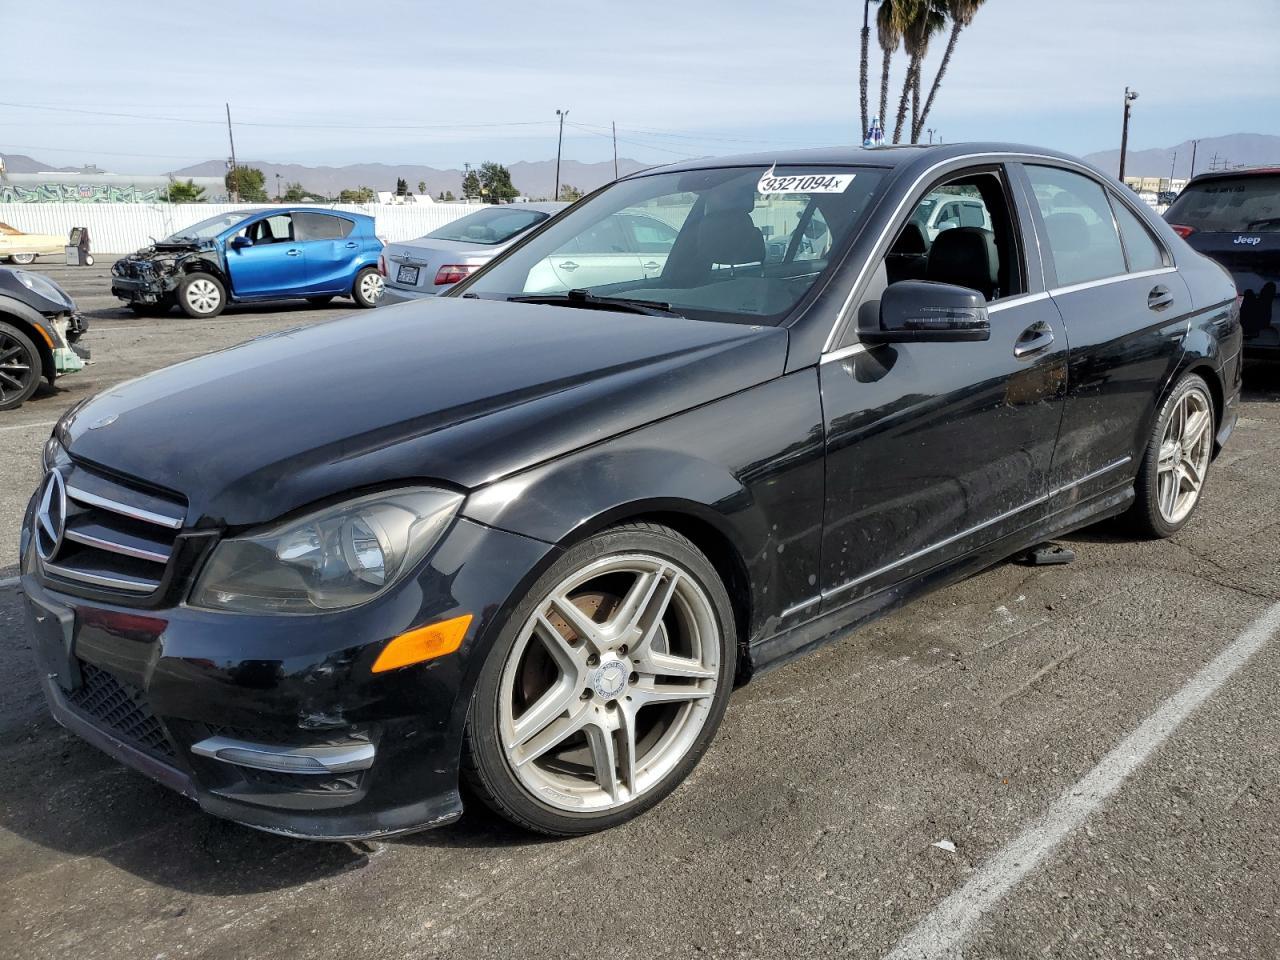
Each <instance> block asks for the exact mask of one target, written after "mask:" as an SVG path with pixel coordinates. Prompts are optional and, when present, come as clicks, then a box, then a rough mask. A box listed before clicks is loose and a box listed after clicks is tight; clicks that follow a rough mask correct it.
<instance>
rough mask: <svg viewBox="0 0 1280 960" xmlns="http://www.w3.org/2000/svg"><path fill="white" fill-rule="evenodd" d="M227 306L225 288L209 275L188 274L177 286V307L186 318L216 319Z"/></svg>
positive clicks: (219, 281) (220, 282)
mask: <svg viewBox="0 0 1280 960" xmlns="http://www.w3.org/2000/svg"><path fill="white" fill-rule="evenodd" d="M226 305H227V288H226V287H224V286H223V285H222V281H221V280H219V279H218V278H217V277H215V276H214V275H213V274H211V273H200V272H197V273H189V274H187V275H186V276H185V277H183V278H182V282H181V283H179V284H178V306H180V307H181V308H182V312H183V313H185V314H186V315H187V316H188V317H197V318H207V317H216V316H217V315H218V314H220V313H221V312H222V310H223V308H224V307H225V306H226Z"/></svg>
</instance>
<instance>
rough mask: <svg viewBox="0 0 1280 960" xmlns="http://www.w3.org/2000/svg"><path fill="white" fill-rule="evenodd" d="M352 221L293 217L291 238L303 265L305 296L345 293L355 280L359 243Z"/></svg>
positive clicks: (310, 215)
mask: <svg viewBox="0 0 1280 960" xmlns="http://www.w3.org/2000/svg"><path fill="white" fill-rule="evenodd" d="M355 226H356V224H355V221H354V220H351V219H349V218H347V217H342V216H337V215H336V214H332V213H311V212H299V213H295V214H293V232H294V237H295V239H296V240H297V241H298V243H299V245H300V246H301V247H302V253H303V259H304V260H305V261H306V286H305V292H306V293H346V292H347V291H348V290H349V289H350V288H351V283H352V280H353V279H354V277H355V271H356V263H357V262H358V261H359V259H360V254H361V243H360V241H359V239H358V238H357V237H355V236H353V235H352V231H353V230H355Z"/></svg>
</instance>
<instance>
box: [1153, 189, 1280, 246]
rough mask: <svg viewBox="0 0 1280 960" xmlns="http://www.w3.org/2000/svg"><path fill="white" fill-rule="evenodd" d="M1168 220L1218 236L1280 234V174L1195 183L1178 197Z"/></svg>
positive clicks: (1169, 210) (1170, 210) (1166, 216)
mask: <svg viewBox="0 0 1280 960" xmlns="http://www.w3.org/2000/svg"><path fill="white" fill-rule="evenodd" d="M1164 218H1165V219H1166V220H1168V221H1169V222H1170V223H1178V224H1185V225H1186V226H1188V227H1195V228H1196V229H1197V230H1205V231H1210V232H1218V233H1277V232H1280V175H1278V176H1249V177H1226V178H1224V179H1222V180H1208V181H1206V182H1204V183H1193V184H1191V185H1190V186H1188V187H1187V188H1186V189H1185V190H1183V191H1182V193H1180V194H1179V195H1178V199H1177V200H1175V201H1174V202H1173V206H1171V207H1170V208H1169V209H1168V211H1167V212H1166V213H1165V215H1164Z"/></svg>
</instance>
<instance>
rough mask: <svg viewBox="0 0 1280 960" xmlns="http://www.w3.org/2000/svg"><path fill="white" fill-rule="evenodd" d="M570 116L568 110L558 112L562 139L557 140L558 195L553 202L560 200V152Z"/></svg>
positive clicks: (553, 198)
mask: <svg viewBox="0 0 1280 960" xmlns="http://www.w3.org/2000/svg"><path fill="white" fill-rule="evenodd" d="M568 115H569V111H568V110H557V111H556V116H557V117H559V118H560V138H559V139H558V140H556V195H555V196H554V197H552V198H551V199H552V200H559V199H560V151H561V149H562V148H563V147H564V118H565V117H567V116H568Z"/></svg>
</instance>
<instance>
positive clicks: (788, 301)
mask: <svg viewBox="0 0 1280 960" xmlns="http://www.w3.org/2000/svg"><path fill="white" fill-rule="evenodd" d="M883 177H884V171H883V170H882V169H880V168H870V167H835V166H808V165H806V166H803V167H786V168H778V169H774V168H766V167H763V166H758V167H721V168H718V169H710V170H693V171H686V172H683V173H658V174H651V175H648V176H642V177H636V178H634V179H630V180H623V181H620V182H618V183H616V184H614V185H613V186H611V187H609V188H607V189H606V190H604V191H602V192H601V193H599V194H597V195H596V196H594V197H592V198H591V199H589V200H585V201H581V202H579V203H578V204H577V205H576V206H575V207H573V208H572V209H571V210H570V211H569V212H567V213H565V214H563V215H562V216H560V217H559V218H558V219H557V220H556V222H555V223H553V224H551V225H550V226H548V227H547V228H546V229H544V230H543V231H542V232H541V233H539V234H537V235H536V236H534V237H532V238H531V239H529V240H527V241H526V242H525V243H523V244H521V245H520V246H519V247H517V248H516V249H514V250H512V251H511V252H510V253H508V254H506V255H505V256H501V257H499V258H498V259H497V260H495V261H494V262H493V264H492V265H490V266H489V268H488V269H485V270H483V271H481V272H480V273H477V274H476V275H475V276H474V277H473V278H472V279H471V280H470V281H469V282H467V283H464V284H461V285H459V287H457V288H455V292H453V293H451V294H450V295H462V294H466V295H475V296H479V297H483V298H489V299H511V298H513V297H529V296H540V297H542V296H546V297H551V298H553V299H554V298H555V297H556V296H557V295H560V296H561V297H562V298H563V299H564V301H565V302H566V303H573V304H575V305H580V304H581V303H582V302H583V301H582V298H581V296H580V295H579V296H575V297H574V298H569V297H567V294H568V292H569V291H570V290H584V291H587V292H588V293H590V294H592V295H594V296H596V297H626V298H629V299H633V300H642V301H647V302H651V303H655V304H663V305H669V306H670V308H671V309H672V310H674V311H676V312H677V313H680V314H683V315H685V316H690V317H695V318H697V319H708V320H738V321H743V322H749V323H767V322H773V323H777V322H779V321H780V320H781V319H782V318H783V317H784V316H786V314H787V313H789V312H790V310H791V308H792V307H793V306H795V304H796V303H797V302H799V300H800V298H801V297H803V296H804V295H805V293H806V292H807V291H808V290H809V289H810V288H811V287H812V286H813V285H814V284H815V283H816V282H817V280H818V279H819V278H820V277H822V276H823V275H824V273H825V272H826V271H827V270H828V269H829V267H830V266H831V265H833V264H834V263H835V262H836V260H837V259H838V255H839V254H840V252H841V251H842V250H843V248H844V244H845V241H846V240H847V239H849V238H850V237H851V236H852V234H853V232H854V228H855V227H856V226H857V225H858V224H859V223H860V222H861V221H862V219H863V217H864V216H865V215H866V212H867V210H868V209H869V207H870V204H871V201H872V199H873V198H874V196H875V192H876V188H877V187H878V186H879V184H880V181H881V180H882V179H883Z"/></svg>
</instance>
